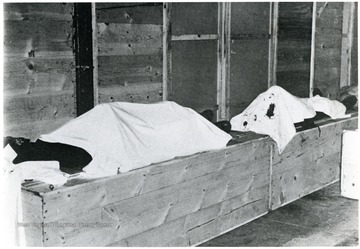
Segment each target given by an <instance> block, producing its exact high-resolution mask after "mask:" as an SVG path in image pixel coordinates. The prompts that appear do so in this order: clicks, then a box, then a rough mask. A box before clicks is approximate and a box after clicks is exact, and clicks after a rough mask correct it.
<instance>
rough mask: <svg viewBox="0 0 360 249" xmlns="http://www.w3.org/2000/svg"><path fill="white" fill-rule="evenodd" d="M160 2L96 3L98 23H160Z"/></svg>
mask: <svg viewBox="0 0 360 249" xmlns="http://www.w3.org/2000/svg"><path fill="white" fill-rule="evenodd" d="M162 7H163V5H162V3H115V2H113V3H105V2H99V3H96V19H97V22H99V23H127V24H157V25H162Z"/></svg>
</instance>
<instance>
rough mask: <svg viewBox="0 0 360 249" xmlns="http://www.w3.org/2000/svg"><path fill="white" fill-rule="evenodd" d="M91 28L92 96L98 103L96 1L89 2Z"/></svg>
mask: <svg viewBox="0 0 360 249" xmlns="http://www.w3.org/2000/svg"><path fill="white" fill-rule="evenodd" d="M91 28H92V35H91V37H92V41H93V47H92V53H93V58H92V59H93V63H92V64H93V82H92V83H93V91H94V93H93V96H94V105H97V104H98V103H99V91H98V86H99V58H98V52H99V46H98V36H97V35H98V30H97V19H96V3H91Z"/></svg>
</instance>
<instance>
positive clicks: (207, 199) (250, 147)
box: [40, 138, 270, 246]
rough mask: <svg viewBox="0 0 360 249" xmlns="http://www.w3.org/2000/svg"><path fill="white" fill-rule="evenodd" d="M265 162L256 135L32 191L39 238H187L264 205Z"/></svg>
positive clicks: (97, 241) (212, 232)
mask: <svg viewBox="0 0 360 249" xmlns="http://www.w3.org/2000/svg"><path fill="white" fill-rule="evenodd" d="M255 159H256V160H255ZM269 167H270V146H269V139H268V138H260V139H257V140H253V141H249V142H245V143H242V144H237V145H233V146H230V147H227V148H226V149H221V150H215V151H209V152H204V153H198V154H195V155H191V156H188V157H183V158H177V159H174V160H170V161H168V162H164V163H160V164H155V165H151V166H149V167H144V168H141V169H138V170H135V171H130V172H128V173H124V174H120V175H117V176H113V177H107V178H105V179H99V180H96V181H92V182H87V183H84V184H81V185H75V186H69V187H63V188H59V189H56V190H54V191H49V192H46V193H40V194H41V195H42V198H43V210H44V211H43V218H44V224H52V223H55V224H58V226H48V225H44V245H45V246H84V245H91V246H105V245H112V246H189V245H195V244H197V243H200V242H203V241H204V240H206V239H209V238H210V237H214V236H217V235H219V234H220V233H222V232H224V231H227V230H229V229H231V228H234V227H236V226H239V225H241V224H243V223H246V222H248V221H250V220H252V219H254V218H256V217H258V216H260V215H263V214H265V213H266V212H267V210H268V202H269V199H268V198H269V185H270V181H269V172H270V171H269Z"/></svg>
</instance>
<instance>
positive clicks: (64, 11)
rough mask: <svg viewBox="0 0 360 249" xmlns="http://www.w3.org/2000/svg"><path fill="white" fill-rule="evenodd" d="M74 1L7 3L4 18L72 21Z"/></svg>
mask: <svg viewBox="0 0 360 249" xmlns="http://www.w3.org/2000/svg"><path fill="white" fill-rule="evenodd" d="M72 13H73V4H72V3H46V4H43V3H31V4H28V3H6V4H4V20H5V21H7V20H23V21H25V20H29V21H34V20H63V21H72Z"/></svg>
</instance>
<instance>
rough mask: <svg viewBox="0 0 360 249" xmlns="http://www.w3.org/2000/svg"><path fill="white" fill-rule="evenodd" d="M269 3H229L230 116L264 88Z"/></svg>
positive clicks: (243, 107) (244, 106)
mask: <svg viewBox="0 0 360 249" xmlns="http://www.w3.org/2000/svg"><path fill="white" fill-rule="evenodd" d="M269 20H270V3H254V2H251V3H250V2H249V3H246V2H241V3H237V2H234V3H232V4H231V44H230V48H231V53H230V116H231V117H232V116H235V115H237V114H239V113H241V112H242V111H243V110H244V109H245V108H246V107H247V106H248V105H249V104H250V103H251V102H252V101H253V100H254V99H255V98H256V97H257V96H258V95H259V94H260V93H261V92H264V91H266V89H267V88H268V63H269V58H268V57H269V39H270V35H269Z"/></svg>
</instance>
